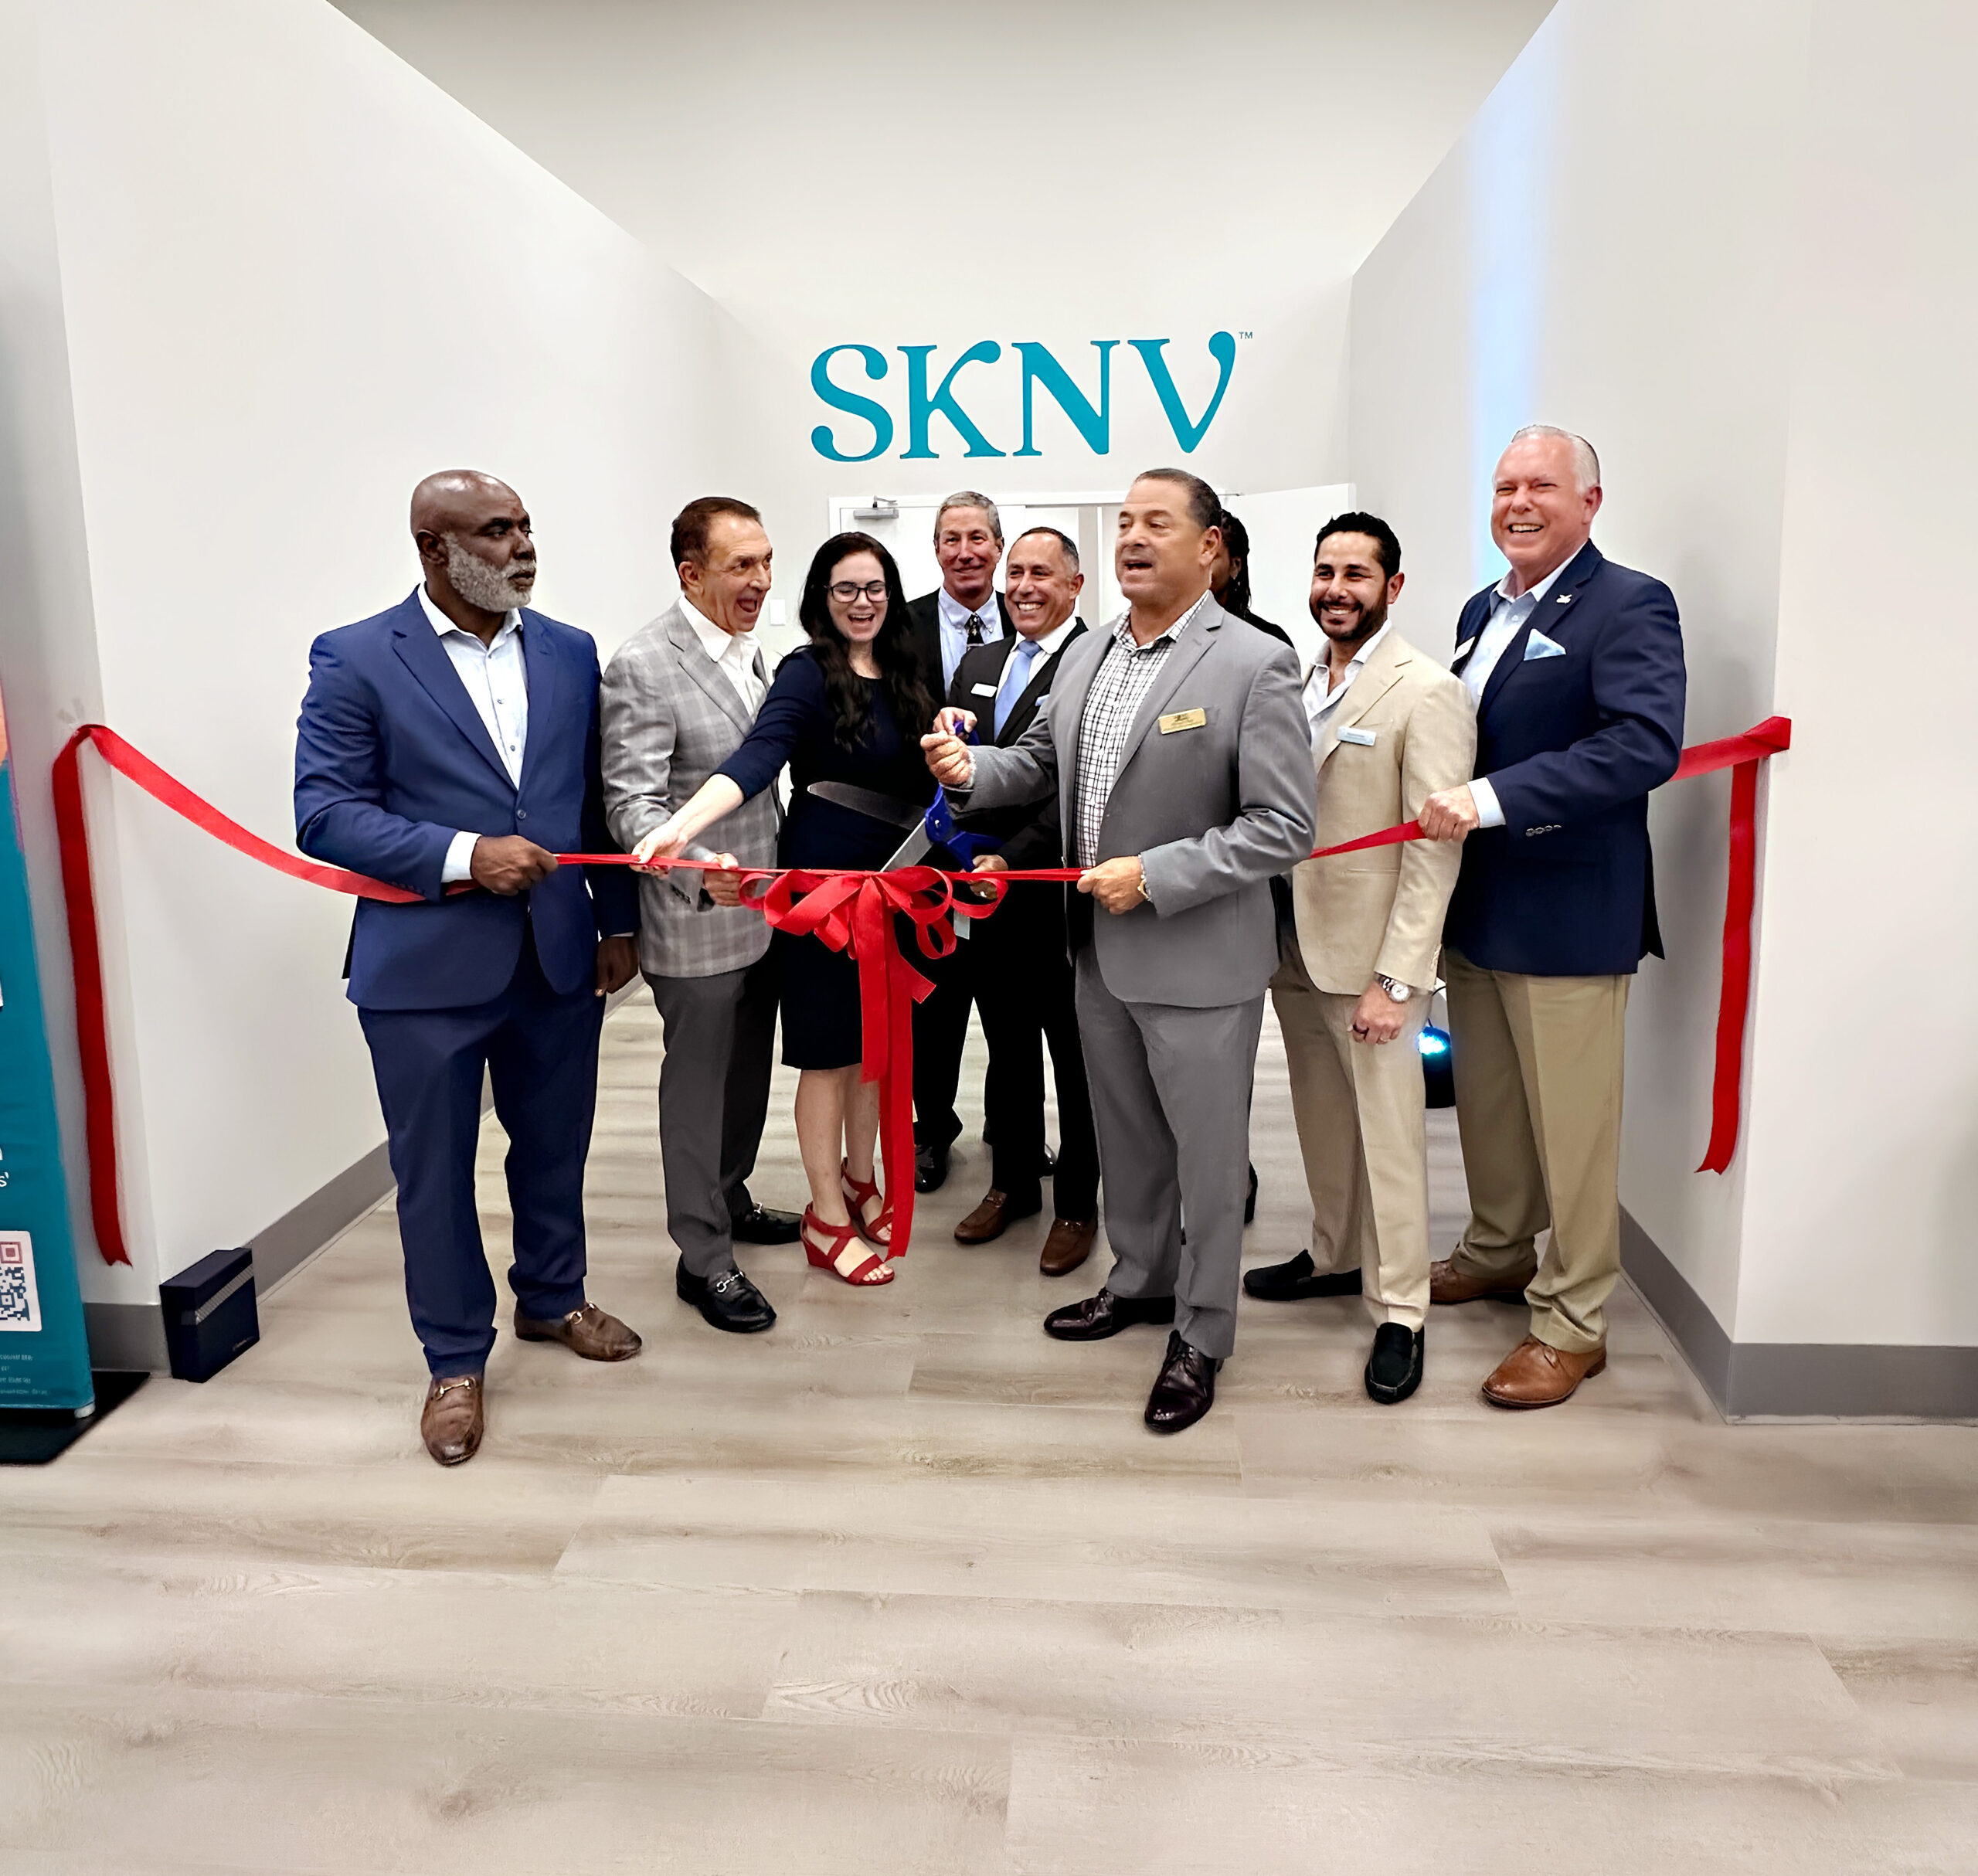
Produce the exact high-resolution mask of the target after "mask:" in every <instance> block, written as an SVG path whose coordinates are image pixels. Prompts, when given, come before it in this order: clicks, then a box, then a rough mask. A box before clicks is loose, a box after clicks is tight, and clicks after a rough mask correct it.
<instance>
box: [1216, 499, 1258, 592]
mask: <svg viewBox="0 0 1978 1876" xmlns="http://www.w3.org/2000/svg"><path fill="white" fill-rule="evenodd" d="M1215 525H1217V526H1218V528H1221V529H1222V544H1223V545H1224V546H1225V547H1226V548H1227V549H1229V585H1228V586H1225V587H1224V588H1223V590H1222V597H1221V598H1220V599H1218V600H1217V601H1216V604H1217V605H1218V606H1220V607H1222V610H1224V611H1225V612H1226V613H1234V614H1235V616H1236V617H1238V618H1239V619H1247V618H1249V616H1250V531H1249V528H1246V527H1245V526H1244V525H1243V524H1242V522H1240V521H1239V520H1238V519H1237V518H1236V517H1235V515H1232V514H1231V513H1230V511H1229V510H1228V509H1227V508H1225V509H1224V510H1223V511H1222V513H1221V514H1220V515H1218V516H1217V517H1216V518H1215Z"/></svg>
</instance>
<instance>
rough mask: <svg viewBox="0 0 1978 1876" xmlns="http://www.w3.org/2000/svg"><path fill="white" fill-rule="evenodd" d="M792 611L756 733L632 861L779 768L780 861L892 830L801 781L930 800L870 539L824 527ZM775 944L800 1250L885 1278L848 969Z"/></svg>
mask: <svg viewBox="0 0 1978 1876" xmlns="http://www.w3.org/2000/svg"><path fill="white" fill-rule="evenodd" d="M797 617H798V618H799V620H800V621H801V622H802V624H803V627H804V631H805V632H806V633H807V634H808V635H809V637H810V641H811V642H810V643H809V644H807V645H805V646H802V647H800V648H799V649H798V650H797V651H793V652H792V653H791V654H790V656H789V657H788V658H785V659H784V660H783V662H782V664H780V665H779V666H778V667H777V674H776V679H775V681H774V682H773V684H771V685H770V692H769V695H768V696H767V697H766V698H764V699H763V707H762V709H761V710H760V712H758V714H757V715H756V726H755V728H754V729H752V730H751V731H750V732H749V734H748V736H746V738H745V739H743V743H742V744H741V746H740V747H739V748H738V749H736V752H735V753H734V754H733V755H732V756H729V759H728V760H727V761H726V762H725V763H722V766H720V767H719V769H717V770H715V772H714V773H713V774H712V775H711V776H710V777H709V778H708V779H707V780H706V781H705V783H702V786H701V787H700V788H699V789H698V790H696V791H695V794H694V795H693V797H692V799H691V800H688V802H687V803H686V804H685V806H684V807H681V809H680V810H679V811H678V813H677V814H675V815H674V816H673V817H672V818H671V820H669V821H666V822H665V823H664V824H663V825H661V827H659V828H656V829H655V830H654V831H653V832H652V833H651V834H647V836H646V838H644V840H643V841H641V842H640V843H639V845H638V848H637V856H638V858H641V859H642V860H643V859H649V858H652V857H653V855H655V854H658V855H662V856H673V855H678V854H679V853H680V852H681V850H682V849H683V848H685V847H686V846H688V845H689V844H690V843H691V842H692V841H695V839H697V838H698V837H699V835H700V834H702V831H704V830H705V829H706V828H710V827H712V825H713V824H715V822H716V821H719V820H720V819H721V817H722V816H723V815H724V814H731V813H732V812H733V811H734V810H735V809H736V808H738V807H740V806H741V804H743V802H744V801H746V800H749V798H750V797H752V796H754V795H757V794H761V792H762V791H763V790H764V789H765V788H767V787H770V784H771V783H773V782H774V780H776V778H777V774H778V773H780V771H781V770H782V769H783V765H784V764H785V763H787V764H788V765H789V766H790V813H789V815H788V817H787V818H786V819H785V821H783V832H782V834H781V836H780V838H779V840H778V841H777V865H780V866H790V867H860V868H864V867H880V866H883V865H885V862H886V861H887V860H888V859H889V858H890V857H891V855H892V852H893V850H894V849H895V848H896V847H898V846H899V843H900V841H901V839H902V829H901V828H898V827H896V826H895V825H893V824H891V823H889V822H887V821H879V820H875V818H873V817H872V816H870V815H866V814H858V813H857V812H856V811H854V810H852V809H851V808H848V807H841V806H840V805H839V804H838V803H836V802H833V801H826V800H822V799H821V798H820V797H817V796H816V795H814V794H810V793H809V792H808V790H809V788H810V785H811V783H813V782H821V781H832V782H849V783H854V784H855V785H856V786H857V787H861V788H865V789H869V790H872V792H873V793H874V794H882V795H888V796H891V797H892V798H893V799H895V800H902V801H911V802H915V803H926V802H929V801H931V800H933V796H934V782H933V777H932V776H930V774H929V773H928V772H927V765H926V763H925V762H924V761H923V760H922V759H921V754H920V737H921V736H922V734H923V732H925V731H926V729H927V728H928V727H929V726H930V725H931V723H932V722H933V717H934V711H935V708H936V699H935V697H934V695H933V692H932V691H931V690H930V688H929V687H928V683H927V678H926V672H925V671H924V669H923V667H922V664H921V661H920V655H919V651H918V650H917V648H916V645H915V643H914V639H913V626H912V624H911V622H910V621H909V619H908V617H907V613H906V595H905V593H904V592H903V591H902V589H901V586H900V582H899V568H898V567H897V566H895V565H894V564H893V557H892V555H891V554H889V552H887V551H886V550H885V548H884V547H883V546H882V545H880V543H879V542H877V541H875V539H873V538H872V535H869V534H840V535H834V536H833V537H832V538H831V539H830V540H828V541H827V542H825V543H824V545H823V546H821V548H819V549H817V557H816V558H815V559H813V560H812V561H811V570H810V572H809V573H807V575H806V576H804V596H803V598H802V600H800V602H799V604H798V607H797ZM710 880H711V881H712V875H710ZM709 890H710V891H711V892H712V891H713V890H715V889H714V887H713V886H712V884H710V888H709ZM776 941H777V944H778V945H780V946H781V947H782V950H783V957H782V980H783V988H782V1014H783V1062H784V1065H786V1066H787V1067H790V1068H794V1069H797V1070H798V1071H799V1072H798V1076H797V1146H798V1148H799V1150H800V1151H801V1152H802V1154H803V1156H804V1177H805V1178H807V1180H808V1181H809V1182H810V1187H811V1203H810V1204H809V1205H808V1206H807V1207H806V1208H805V1209H804V1222H803V1227H802V1236H803V1240H804V1255H805V1256H807V1258H808V1259H810V1261H811V1264H812V1265H813V1266H814V1267H816V1268H817V1269H821V1270H830V1271H831V1272H833V1273H834V1274H835V1275H837V1276H840V1277H841V1278H843V1279H844V1280H845V1282H846V1283H852V1284H856V1285H858V1286H861V1287H865V1286H872V1285H876V1284H880V1283H891V1282H892V1275H893V1273H892V1267H891V1266H890V1264H889V1262H888V1259H889V1256H891V1253H892V1244H891V1238H892V1229H891V1227H892V1205H891V1204H890V1203H889V1201H888V1200H887V1198H886V1197H885V1195H884V1194H883V1193H882V1192H881V1191H880V1190H879V1183H878V1180H877V1178H876V1177H875V1168H874V1165H873V1157H872V1154H873V1147H874V1144H875V1141H876V1140H877V1138H878V1135H879V1085H878V1083H877V1082H863V1081H861V1080H860V1079H859V1074H858V1060H859V1052H860V1046H861V1042H860V1030H859V999H858V966H857V964H856V963H855V962H854V961H853V960H851V958H850V957H847V956H846V955H845V953H843V952H841V951H834V950H829V949H828V947H827V946H825V945H824V943H823V942H822V941H821V940H819V939H817V938H814V937H800V938H787V937H785V936H783V934H782V933H777V940H776ZM906 1172H907V1176H908V1177H909V1178H911V1177H912V1170H911V1168H908V1169H906Z"/></svg>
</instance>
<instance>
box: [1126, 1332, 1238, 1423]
mask: <svg viewBox="0 0 1978 1876" xmlns="http://www.w3.org/2000/svg"><path fill="white" fill-rule="evenodd" d="M1220 1367H1222V1363H1221V1362H1220V1361H1218V1360H1217V1359H1216V1358H1215V1356H1214V1355H1205V1354H1203V1353H1202V1351H1201V1350H1200V1349H1199V1348H1194V1347H1191V1345H1190V1344H1188V1343H1187V1342H1184V1341H1182V1339H1181V1331H1180V1330H1178V1329H1177V1330H1174V1331H1172V1332H1171V1333H1170V1334H1169V1336H1168V1337H1167V1354H1166V1355H1165V1357H1164V1358H1163V1359H1162V1361H1161V1372H1160V1374H1159V1375H1158V1376H1157V1377H1156V1378H1155V1381H1154V1392H1152V1393H1151V1394H1150V1395H1148V1396H1147V1413H1146V1416H1145V1418H1146V1420H1147V1425H1148V1426H1150V1427H1152V1428H1153V1429H1154V1431H1155V1432H1157V1433H1178V1432H1182V1431H1183V1430H1184V1429H1186V1428H1188V1427H1191V1426H1194V1425H1195V1422H1197V1421H1198V1420H1199V1419H1201V1417H1202V1415H1204V1414H1205V1413H1207V1412H1208V1410H1209V1409H1211V1408H1212V1407H1213V1406H1214V1405H1215V1371H1216V1370H1217V1369H1218V1368H1220Z"/></svg>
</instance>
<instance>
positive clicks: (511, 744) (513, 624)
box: [419, 585, 528, 885]
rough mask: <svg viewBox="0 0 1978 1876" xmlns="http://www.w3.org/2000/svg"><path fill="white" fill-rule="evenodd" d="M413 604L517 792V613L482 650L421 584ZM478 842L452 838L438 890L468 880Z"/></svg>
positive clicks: (521, 681)
mask: <svg viewBox="0 0 1978 1876" xmlns="http://www.w3.org/2000/svg"><path fill="white" fill-rule="evenodd" d="M419 603H420V605H421V606H422V607H424V608H425V610H426V617H427V623H428V624H430V625H431V627H433V630H434V631H436V632H437V633H438V634H440V644H443V645H444V646H445V647H446V648H447V658H449V659H450V660H451V661H452V663H453V667H454V670H455V671H457V672H459V673H460V680H461V683H462V684H464V685H465V686H466V687H467V696H468V697H469V698H470V699H471V701H472V702H473V704H474V712H475V714H476V715H478V716H479V717H480V719H481V722H482V724H483V725H484V727H485V728H486V729H487V731H488V740H489V741H490V742H491V743H493V744H494V745H495V754H496V755H497V756H500V757H501V766H502V767H503V768H504V769H505V770H507V771H508V780H510V781H511V782H512V783H514V784H515V787H517V788H518V789H519V788H520V787H522V757H523V756H525V754H526V753H528V675H527V673H526V672H525V671H524V670H523V668H522V614H521V613H519V612H518V611H516V610H514V609H513V608H512V607H511V608H510V610H509V611H508V616H507V617H505V619H503V620H502V621H501V626H500V628H499V629H498V630H497V631H496V633H495V637H494V639H493V641H491V643H489V644H485V645H484V644H482V643H481V641H480V640H479V639H478V638H477V637H474V634H472V633H471V632H467V631H463V630H461V628H460V627H458V626H457V625H456V624H454V622H453V620H450V619H449V618H448V617H447V615H446V614H445V613H443V612H442V611H440V609H439V607H437V606H435V605H434V604H433V596H432V595H431V594H430V593H428V592H427V590H426V589H425V587H424V586H423V585H422V586H420V589H419ZM480 838H481V836H480V835H479V834H472V833H469V832H467V831H466V830H465V829H463V830H462V831H461V832H460V833H458V834H455V835H454V838H453V840H452V841H451V842H450V844H449V845H448V846H447V858H446V862H445V864H444V865H443V866H442V867H441V868H440V883H441V884H442V885H454V884H455V883H456V882H458V881H460V880H463V879H472V878H473V877H474V864H473V862H474V842H475V841H478V840H479V839H480Z"/></svg>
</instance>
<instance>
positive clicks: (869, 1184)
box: [838, 1160, 904, 1260]
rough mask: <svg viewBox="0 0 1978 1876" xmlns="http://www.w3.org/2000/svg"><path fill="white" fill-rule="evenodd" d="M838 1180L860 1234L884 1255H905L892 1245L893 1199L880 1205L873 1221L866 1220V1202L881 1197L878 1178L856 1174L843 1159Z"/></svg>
mask: <svg viewBox="0 0 1978 1876" xmlns="http://www.w3.org/2000/svg"><path fill="white" fill-rule="evenodd" d="M838 1184H840V1185H841V1187H843V1188H844V1190H845V1209H846V1210H847V1211H848V1212H850V1213H851V1222H852V1223H853V1225H855V1227H856V1228H857V1229H858V1235H859V1236H860V1237H862V1238H863V1239H865V1242H867V1243H868V1244H869V1245H871V1246H872V1248H873V1249H874V1250H875V1251H877V1252H879V1255H880V1256H882V1257H884V1258H886V1259H889V1260H890V1259H892V1257H894V1256H896V1255H904V1253H901V1252H895V1251H894V1249H893V1205H892V1200H891V1199H889V1198H887V1199H884V1200H883V1202H882V1204H881V1205H880V1207H879V1216H878V1217H877V1218H874V1219H873V1220H872V1222H871V1223H869V1224H868V1223H867V1222H866V1218H865V1208H866V1206H867V1205H869V1204H870V1203H871V1202H872V1201H873V1200H874V1199H875V1198H882V1195H881V1193H880V1191H879V1181H877V1180H875V1179H855V1178H852V1176H851V1163H850V1161H846V1160H840V1161H838Z"/></svg>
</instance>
